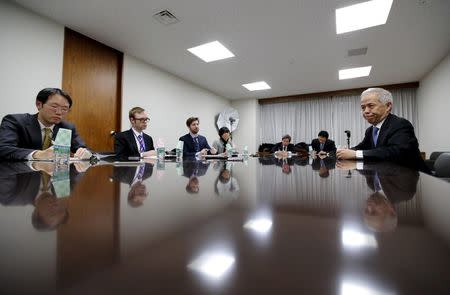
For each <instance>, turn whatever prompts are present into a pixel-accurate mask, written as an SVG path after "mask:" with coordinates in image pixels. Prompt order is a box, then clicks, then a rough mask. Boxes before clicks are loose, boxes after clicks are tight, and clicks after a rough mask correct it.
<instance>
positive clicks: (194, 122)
mask: <svg viewBox="0 0 450 295" xmlns="http://www.w3.org/2000/svg"><path fill="white" fill-rule="evenodd" d="M199 124H200V121H199V119H198V118H197V117H190V118H188V119H187V120H186V126H187V127H188V128H189V133H188V134H185V135H183V136H181V137H180V139H179V140H180V141H183V142H184V145H183V157H191V158H192V157H199V156H205V155H207V154H214V155H215V154H217V150H216V149H215V148H214V147H210V146H209V144H208V141H207V140H206V137H204V136H201V135H200V134H198V131H199V130H200V128H199Z"/></svg>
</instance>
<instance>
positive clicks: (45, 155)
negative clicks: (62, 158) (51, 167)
mask: <svg viewBox="0 0 450 295" xmlns="http://www.w3.org/2000/svg"><path fill="white" fill-rule="evenodd" d="M53 156H54V153H53V146H51V147H49V148H48V149H46V150H43V151H36V152H34V154H33V155H32V157H33V159H35V160H52V159H53Z"/></svg>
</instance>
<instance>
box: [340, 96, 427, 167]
mask: <svg viewBox="0 0 450 295" xmlns="http://www.w3.org/2000/svg"><path fill="white" fill-rule="evenodd" d="M392 104H393V99H392V95H391V93H390V92H389V91H386V90H384V89H382V88H369V89H367V90H365V91H364V92H363V93H362V94H361V109H362V113H363V117H364V119H366V121H367V122H368V123H370V124H372V126H371V127H369V128H367V130H366V134H365V136H364V139H363V141H362V142H361V143H360V144H358V145H357V146H355V147H353V148H352V149H341V150H338V151H337V157H338V158H339V159H349V160H350V159H364V161H392V162H396V163H398V164H400V165H403V166H408V167H411V168H414V169H416V170H421V171H424V172H428V169H427V168H426V166H425V163H424V161H423V159H422V157H421V156H420V151H419V143H418V141H417V138H416V136H415V134H414V127H413V126H412V125H411V123H410V122H409V121H408V120H406V119H403V118H400V117H397V116H395V115H393V114H391V110H392Z"/></svg>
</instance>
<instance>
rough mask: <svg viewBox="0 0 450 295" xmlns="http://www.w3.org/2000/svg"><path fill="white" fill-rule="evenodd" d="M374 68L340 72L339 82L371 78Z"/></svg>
mask: <svg viewBox="0 0 450 295" xmlns="http://www.w3.org/2000/svg"><path fill="white" fill-rule="evenodd" d="M371 70H372V66H367V67H360V68H351V69H343V70H339V80H345V79H353V78H359V77H366V76H369V74H370V71H371Z"/></svg>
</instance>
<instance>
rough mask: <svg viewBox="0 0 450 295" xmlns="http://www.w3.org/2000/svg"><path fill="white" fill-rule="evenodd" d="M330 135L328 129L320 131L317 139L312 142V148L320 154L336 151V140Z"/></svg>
mask: <svg viewBox="0 0 450 295" xmlns="http://www.w3.org/2000/svg"><path fill="white" fill-rule="evenodd" d="M328 137H329V135H328V132H327V131H323V130H322V131H320V132H319V134H318V135H317V138H316V139H313V140H312V142H311V147H312V149H313V150H314V151H315V152H316V153H318V154H319V155H326V154H327V153H335V152H336V145H335V144H334V141H333V140H331V139H328Z"/></svg>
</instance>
